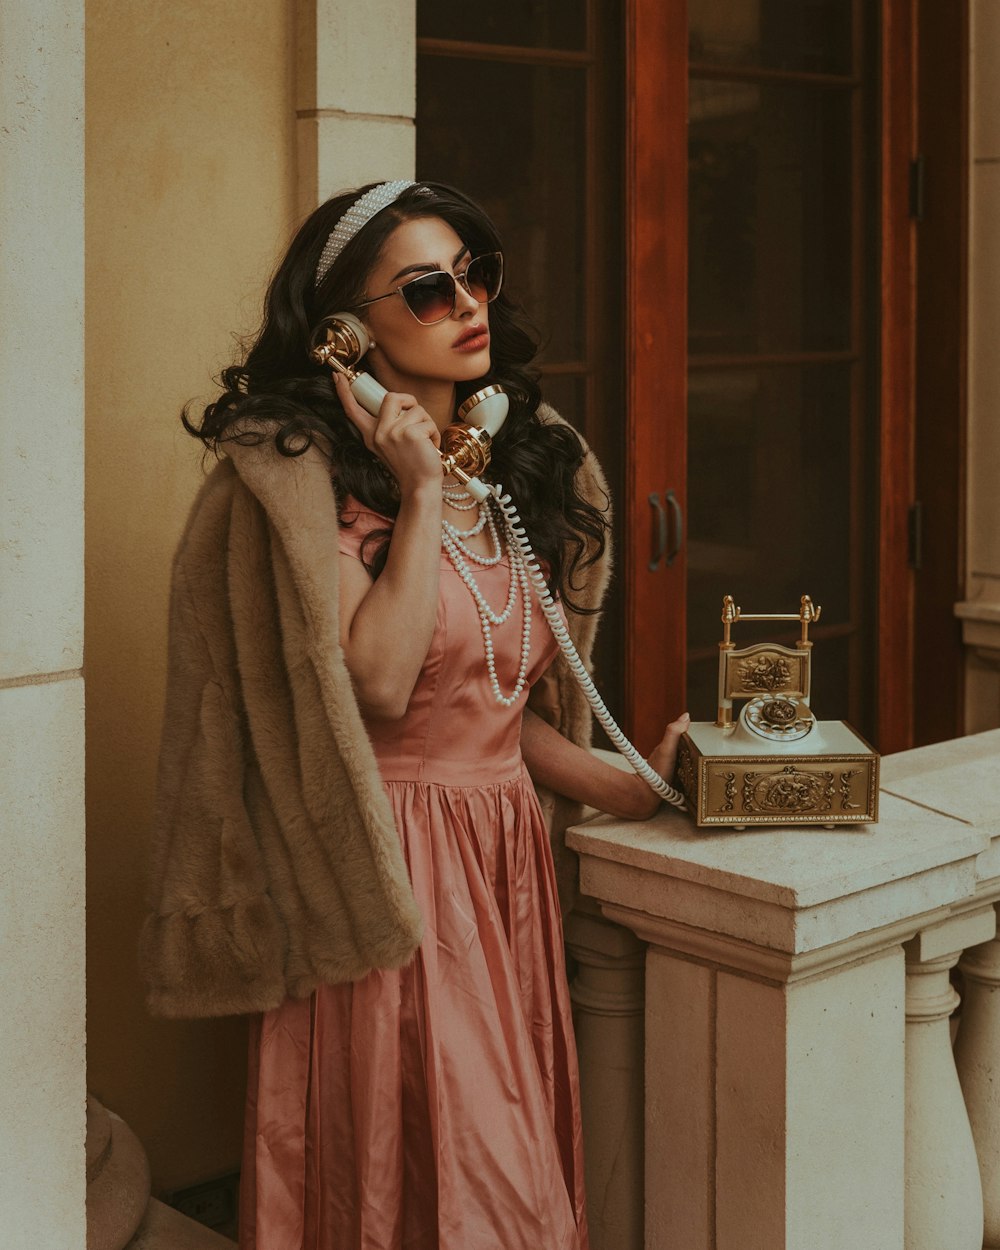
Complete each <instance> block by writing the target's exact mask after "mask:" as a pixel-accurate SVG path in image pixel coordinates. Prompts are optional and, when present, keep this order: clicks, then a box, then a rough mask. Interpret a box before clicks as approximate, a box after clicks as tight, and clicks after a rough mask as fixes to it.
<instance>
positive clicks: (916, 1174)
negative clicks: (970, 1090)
mask: <svg viewBox="0 0 1000 1250" xmlns="http://www.w3.org/2000/svg"><path fill="white" fill-rule="evenodd" d="M995 931H996V916H995V914H994V912H993V908H992V907H986V908H979V909H977V910H975V911H972V912H969V913H968V914H965V915H961V916H957V917H954V918H952V919H950V920H946V921H945V922H943V923H942V924H938V925H934V926H932V927H929V928H927V929H925V930H923V931H922V932H921V933H919V934H917V936H916V937H914V938H913V940H912V941H910V942H908V943H907V945H906V1250H980V1247H981V1246H982V1244H983V1193H982V1185H981V1183H980V1179H979V1167H978V1164H977V1162H976V1148H975V1145H974V1143H973V1140H972V1130H971V1129H970V1127H969V1116H968V1113H967V1111H966V1109H965V1102H964V1100H963V1098H962V1089H961V1086H960V1085H959V1082H958V1074H957V1072H956V1071H955V1060H954V1056H953V1054H952V1048H951V1030H950V1028H949V1024H948V1018H949V1016H950V1015H951V1013H952V1012H953V1011H954V1009H955V1007H956V1006H957V1005H958V995H957V994H956V993H955V991H954V990H953V989H952V987H951V982H950V980H949V976H948V974H949V972H950V971H951V969H952V968H953V967H954V966H955V964H956V963H958V958H959V955H960V954H961V953H962V950H963V948H964V947H965V946H967V945H975V944H978V943H981V942H983V941H984V940H987V939H989V938H990V937H991V936H992V935H993V934H994V933H995Z"/></svg>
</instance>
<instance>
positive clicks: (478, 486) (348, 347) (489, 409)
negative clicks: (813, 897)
mask: <svg viewBox="0 0 1000 1250" xmlns="http://www.w3.org/2000/svg"><path fill="white" fill-rule="evenodd" d="M370 346H371V338H370V336H369V334H368V331H367V330H366V329H365V327H364V326H363V325H362V323H361V322H360V321H359V320H358V318H357V317H355V316H353V315H352V314H351V313H337V314H336V315H335V316H333V317H327V318H326V319H325V320H323V321H321V322H320V324H319V325H318V326H317V327H316V330H315V331H314V333H313V336H312V342H311V345H310V355H311V357H312V359H313V360H314V361H316V363H317V364H321V365H329V366H330V368H331V369H333V370H335V371H336V372H338V373H342V374H343V375H344V376H345V377H346V378H347V380H348V382H349V383H350V387H351V393H352V394H353V395H354V397H355V398H356V399H357V401H358V403H359V404H360V405H361V406H362V408H365V409H366V410H367V411H368V412H370V413H371V414H372V415H373V416H377V415H378V411H379V409H380V407H381V406H382V400H383V399H384V398H385V394H386V392H385V389H384V387H382V386H381V385H380V384H379V383H378V382H377V381H376V380H375V379H374V378H373V377H372V376H371V374H369V373H361V372H359V371H357V370H355V369H354V367H353V366H354V365H356V364H357V363H358V361H359V360H360V359H361V357H362V356H364V354H365V352H367V351H368V349H369V347H370ZM507 409H508V400H507V396H506V395H505V394H504V391H503V387H501V386H485V387H483V389H482V390H479V391H476V392H475V394H474V395H470V396H469V398H468V399H467V400H466V401H465V402H464V403H463V404H462V406H461V407H460V408H459V410H458V418H459V420H458V423H456V424H454V425H449V426H448V427H447V429H446V430H445V431H444V434H443V435H442V441H443V443H444V451H443V452H442V456H441V464H442V468H443V470H444V472H445V473H446V474H448V473H450V474H452V475H453V476H454V477H456V478H457V479H458V481H460V482H461V483H462V484H463V485H464V486H465V488H466V489H467V490H468V492H469V494H470V495H472V497H473V498H474V499H476V500H478V502H480V503H484V502H485V501H486V500H487V499H489V500H491V501H492V502H493V503H494V504H495V505H496V507H497V508H498V509H499V512H500V517H501V519H502V521H503V525H504V529H505V531H506V534H507V538H508V540H509V542H510V543H511V544H513V546H514V547H516V548H517V550H518V552H519V554H520V557H521V559H522V561H523V563H524V570H525V572H526V573H527V575H528V580H529V581H530V582H531V585H532V587H533V588H534V591H535V594H536V595H537V596H538V602H539V605H540V607H541V609H542V614H543V615H544V617H545V619H546V621H547V622H548V624H549V628H550V629H551V630H552V633H553V635H554V637H555V639H556V642H558V644H559V647H560V649H561V650H562V652H563V654H564V655H565V657H566V660H567V663H568V664H569V667H570V670H571V671H572V673H573V675H574V677H575V678H576V680H577V681H578V682H579V684H580V686H581V688H582V689H583V692H584V694H585V695H586V696H587V701H588V702H589V703H590V706H591V707H592V708H593V710H594V715H595V716H596V717H597V719H598V721H599V722H600V724H601V725H602V726H603V728H604V731H605V733H606V734H607V735H608V737H609V738H610V739H611V741H612V742H613V743H614V745H615V746H616V747H617V748H618V750H619V751H620V752H621V753H622V755H624V756H625V758H626V759H627V760H628V762H629V763H630V764H631V765H632V767H633V769H634V770H635V771H636V772H637V773H638V774H639V776H640V777H641V778H642V779H643V781H645V782H646V784H647V785H649V786H650V787H651V788H652V789H653V790H655V791H656V793H657V794H659V795H660V797H661V798H664V799H666V800H667V802H668V803H672V804H673V805H674V806H675V807H679V808H681V809H682V810H683V809H684V796H683V795H682V794H681V793H680V791H679V790H675V789H674V787H673V786H671V785H668V783H667V782H666V781H664V779H663V778H662V777H661V776H660V775H659V773H657V772H656V771H655V770H654V769H652V768H651V767H650V766H649V764H648V763H647V762H646V761H645V760H644V759H643V758H642V756H641V755H640V754H639V752H638V751H637V750H636V749H635V747H634V746H633V745H632V743H631V742H629V740H628V738H626V737H625V735H624V734H623V733H622V731H621V729H619V727H618V725H617V724H616V723H615V721H614V718H613V717H612V715H611V713H610V712H609V711H608V709H607V708H606V707H605V705H604V701H603V700H602V699H601V696H600V695H599V694H598V692H597V688H596V686H595V685H594V683H593V681H592V680H591V677H590V674H589V673H588V672H587V668H586V665H585V664H584V663H583V661H582V660H581V659H580V656H579V654H578V652H577V650H576V647H575V646H574V645H573V640H572V639H571V638H570V636H569V632H568V630H567V629H566V625H565V623H564V622H563V619H562V617H561V615H560V613H559V609H558V607H557V606H556V603H555V600H554V599H553V598H552V594H551V592H550V591H549V587H548V584H547V582H546V580H545V575H544V574H543V573H542V570H541V568H540V567H539V564H538V560H537V557H536V556H535V553H534V552H533V551H532V550H531V545H530V544H529V542H528V537H527V534H526V533H525V530H524V526H523V524H522V523H521V518H520V517H519V516H518V514H517V509H516V508H515V507H514V504H513V503H512V502H511V498H510V496H509V495H507V494H505V493H504V490H503V487H502V486H499V485H498V486H494V487H493V488H492V489H491V488H490V487H488V486H485V485H484V484H483V483H482V482H481V481H480V480H479V478H478V477H477V476H476V474H479V473H482V472H483V471H484V470H485V468H486V466H487V465H488V464H489V462H490V446H491V444H492V441H493V436H494V435H495V434H496V432H497V430H499V428H500V426H501V425H502V424H503V422H504V419H505V417H506V416H507ZM473 411H475V413H476V418H477V420H478V421H479V425H478V426H472V425H467V424H464V422H466V421H467V419H468V416H469V414H470V413H471V412H473Z"/></svg>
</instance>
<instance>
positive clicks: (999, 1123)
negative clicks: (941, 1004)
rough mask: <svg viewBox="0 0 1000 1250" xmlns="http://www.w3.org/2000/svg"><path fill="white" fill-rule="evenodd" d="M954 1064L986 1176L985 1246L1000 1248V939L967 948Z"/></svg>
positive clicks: (991, 1249) (961, 965)
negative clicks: (960, 1016) (960, 1017)
mask: <svg viewBox="0 0 1000 1250" xmlns="http://www.w3.org/2000/svg"><path fill="white" fill-rule="evenodd" d="M958 966H959V968H960V969H961V971H962V975H963V979H964V992H963V1002H962V1019H961V1023H960V1024H959V1029H958V1037H957V1039H956V1042H955V1064H956V1066H957V1068H958V1077H959V1080H960V1082H961V1085H962V1093H963V1094H964V1096H965V1106H966V1109H967V1110H968V1113H969V1123H970V1125H971V1128H972V1137H973V1140H974V1141H975V1143H976V1154H977V1156H978V1159H979V1174H980V1177H981V1178H982V1188H983V1202H984V1222H985V1233H984V1239H983V1248H984V1250H1000V939H996V938H994V939H993V940H991V941H989V942H984V943H982V945H980V946H973V947H972V948H971V949H969V950H967V951H966V952H965V954H964V955H963V956H962V958H961V960H960V961H959V965H958Z"/></svg>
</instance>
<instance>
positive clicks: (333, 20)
mask: <svg viewBox="0 0 1000 1250" xmlns="http://www.w3.org/2000/svg"><path fill="white" fill-rule="evenodd" d="M416 14H417V10H416V2H415V0H366V3H364V4H356V3H354V2H353V0H298V3H297V8H296V36H297V47H298V73H297V74H296V84H297V99H296V118H297V120H296V127H297V136H298V138H297V144H298V161H299V174H298V181H299V208H300V211H301V213H302V214H303V215H304V214H305V213H308V212H310V211H311V210H312V209H313V208H315V207H316V205H317V204H319V203H320V202H321V201H322V200H325V199H326V198H327V197H329V196H331V195H333V194H335V193H336V192H337V191H344V190H347V189H348V188H349V187H355V186H360V185H361V184H363V183H366V182H379V181H382V180H384V179H390V178H412V177H413V171H414V166H415V163H416V132H415V130H414V126H413V119H414V115H415V113H416V81H417V78H416V74H417V49H416V37H417V35H416V26H417V22H416Z"/></svg>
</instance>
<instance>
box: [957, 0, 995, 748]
mask: <svg viewBox="0 0 1000 1250" xmlns="http://www.w3.org/2000/svg"><path fill="white" fill-rule="evenodd" d="M970 18H971V57H972V64H971V81H970V106H971V119H970V120H971V126H970V151H969V155H970V169H969V179H970V182H969V208H970V223H969V224H970V232H969V236H970V244H969V246H970V256H969V392H968V404H969V408H968V412H969V416H968V421H969V427H968V452H967V456H968V460H967V465H968V505H967V506H968V514H967V534H968V545H967V560H966V567H967V569H968V573H967V584H966V602H965V603H964V604H961V605H959V613H960V615H961V616H962V617H963V618H964V619H963V629H964V636H965V641H966V644H967V660H966V690H965V695H966V699H965V702H966V724H965V729H966V732H967V733H977V732H979V731H980V730H984V729H992V728H996V727H997V726H1000V492H998V491H997V482H998V481H1000V229H998V222H1000V0H971V5H970Z"/></svg>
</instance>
